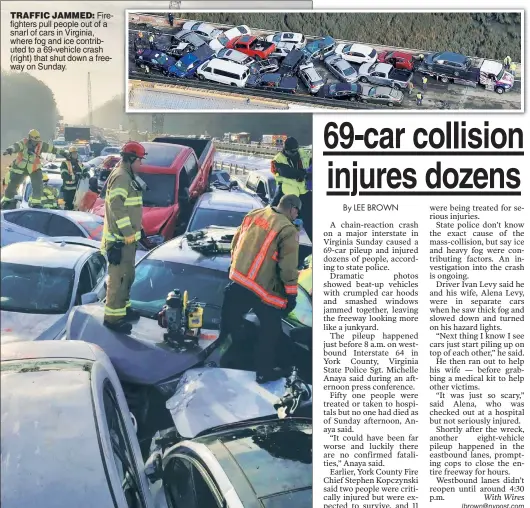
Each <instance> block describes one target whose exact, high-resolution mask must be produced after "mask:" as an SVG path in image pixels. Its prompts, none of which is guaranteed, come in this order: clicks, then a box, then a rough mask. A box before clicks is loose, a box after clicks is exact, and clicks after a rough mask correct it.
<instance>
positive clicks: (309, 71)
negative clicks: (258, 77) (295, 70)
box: [301, 67, 322, 80]
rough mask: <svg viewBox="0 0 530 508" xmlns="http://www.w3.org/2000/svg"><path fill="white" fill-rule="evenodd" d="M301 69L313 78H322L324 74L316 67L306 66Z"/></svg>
mask: <svg viewBox="0 0 530 508" xmlns="http://www.w3.org/2000/svg"><path fill="white" fill-rule="evenodd" d="M301 70H303V71H304V72H305V73H306V74H307V75H308V76H309V78H310V79H312V80H322V76H321V75H320V74H319V73H318V72H317V70H316V69H315V68H314V67H306V68H304V69H301Z"/></svg>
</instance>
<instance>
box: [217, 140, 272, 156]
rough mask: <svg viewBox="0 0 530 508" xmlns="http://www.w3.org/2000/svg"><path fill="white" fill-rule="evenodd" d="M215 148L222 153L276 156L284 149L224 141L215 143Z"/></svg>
mask: <svg viewBox="0 0 530 508" xmlns="http://www.w3.org/2000/svg"><path fill="white" fill-rule="evenodd" d="M214 145H215V148H216V149H217V150H219V151H220V152H223V151H226V152H230V153H244V154H257V155H276V154H277V153H278V151H279V150H281V148H282V147H279V148H274V147H270V146H256V145H246V144H234V143H225V142H222V141H215V142H214Z"/></svg>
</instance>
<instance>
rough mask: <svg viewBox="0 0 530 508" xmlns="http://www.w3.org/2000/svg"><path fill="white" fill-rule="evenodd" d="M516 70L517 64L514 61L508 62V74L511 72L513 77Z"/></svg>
mask: <svg viewBox="0 0 530 508" xmlns="http://www.w3.org/2000/svg"><path fill="white" fill-rule="evenodd" d="M516 72H517V64H516V63H515V62H512V63H511V64H510V74H512V75H513V77H515V73H516Z"/></svg>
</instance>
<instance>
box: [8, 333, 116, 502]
mask: <svg viewBox="0 0 530 508" xmlns="http://www.w3.org/2000/svg"><path fill="white" fill-rule="evenodd" d="M32 344H33V343H32ZM61 346H65V343H64V341H61ZM5 347H8V346H2V354H4V348H5ZM41 360H45V358H41ZM90 366H91V362H90V361H88V360H86V359H83V360H73V359H68V360H66V361H64V360H62V361H58V362H56V363H54V364H52V365H48V367H47V370H44V369H43V367H44V365H43V364H42V363H41V365H40V369H41V370H36V369H35V367H39V360H35V359H33V360H20V361H16V362H10V361H2V375H1V377H2V391H1V398H2V430H1V432H2V507H3V508H11V507H19V506H39V507H42V508H51V507H53V506H58V505H61V506H63V505H68V506H76V507H78V508H84V507H87V508H88V507H91V506H113V499H112V497H111V493H110V489H109V488H108V487H106V486H107V485H108V481H107V477H106V472H105V467H104V464H103V459H102V456H101V452H100V448H99V446H98V440H99V436H98V432H97V427H96V424H95V420H94V409H93V405H92V390H91V384H90V383H91V381H90ZM24 368H25V369H26V370H22V369H24ZM51 369H53V370H51ZM6 486H9V488H5V487H6Z"/></svg>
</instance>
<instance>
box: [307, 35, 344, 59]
mask: <svg viewBox="0 0 530 508" xmlns="http://www.w3.org/2000/svg"><path fill="white" fill-rule="evenodd" d="M336 46H337V43H336V42H335V39H333V37H330V36H329V35H326V37H322V38H321V39H316V40H314V41H312V42H308V43H307V44H306V45H305V46H304V47H303V48H302V51H303V52H304V53H305V55H306V57H307V59H308V60H312V59H314V58H320V59H321V60H324V58H326V57H327V56H329V55H333V54H334V51H335V48H336Z"/></svg>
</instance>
